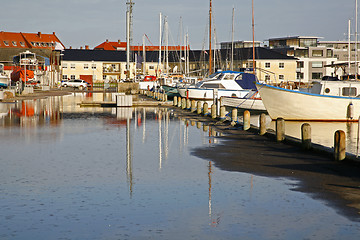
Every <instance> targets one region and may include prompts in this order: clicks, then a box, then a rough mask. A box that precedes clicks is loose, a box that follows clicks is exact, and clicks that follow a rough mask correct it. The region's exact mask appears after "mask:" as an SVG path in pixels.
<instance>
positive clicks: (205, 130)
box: [203, 124, 209, 132]
mask: <svg viewBox="0 0 360 240" xmlns="http://www.w3.org/2000/svg"><path fill="white" fill-rule="evenodd" d="M203 131H204V132H207V131H209V125H206V124H204V125H203Z"/></svg>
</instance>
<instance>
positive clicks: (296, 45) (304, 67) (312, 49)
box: [269, 36, 337, 82]
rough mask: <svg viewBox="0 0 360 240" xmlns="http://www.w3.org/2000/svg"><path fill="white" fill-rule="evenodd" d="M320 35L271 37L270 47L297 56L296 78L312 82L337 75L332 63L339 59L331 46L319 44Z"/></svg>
mask: <svg viewBox="0 0 360 240" xmlns="http://www.w3.org/2000/svg"><path fill="white" fill-rule="evenodd" d="M318 39H319V37H307V36H293V37H284V38H272V39H269V48H270V49H272V50H274V51H278V52H281V53H283V54H286V55H287V56H292V57H295V58H297V59H298V60H297V68H296V79H297V80H298V81H301V82H311V81H314V80H319V79H322V77H324V76H335V75H336V74H335V71H334V69H333V68H332V67H330V65H331V64H333V63H335V62H336V61H337V58H336V57H334V51H333V48H331V47H326V46H319V45H318Z"/></svg>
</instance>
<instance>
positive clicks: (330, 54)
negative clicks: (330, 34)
mask: <svg viewBox="0 0 360 240" xmlns="http://www.w3.org/2000/svg"><path fill="white" fill-rule="evenodd" d="M326 57H328V58H332V57H333V50H331V49H327V50H326Z"/></svg>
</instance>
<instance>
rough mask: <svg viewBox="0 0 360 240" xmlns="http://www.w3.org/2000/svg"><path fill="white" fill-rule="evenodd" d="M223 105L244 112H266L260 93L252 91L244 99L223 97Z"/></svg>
mask: <svg viewBox="0 0 360 240" xmlns="http://www.w3.org/2000/svg"><path fill="white" fill-rule="evenodd" d="M220 102H221V105H222V106H226V107H232V108H239V109H244V110H255V111H264V112H265V111H266V108H265V106H264V104H263V102H262V99H261V98H260V95H259V93H258V91H256V90H250V92H249V93H248V94H246V95H245V96H244V97H243V98H238V97H221V101H220Z"/></svg>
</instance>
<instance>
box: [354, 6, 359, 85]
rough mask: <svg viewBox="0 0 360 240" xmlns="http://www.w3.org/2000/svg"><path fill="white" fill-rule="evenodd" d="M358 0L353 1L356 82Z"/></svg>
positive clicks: (356, 75)
mask: <svg viewBox="0 0 360 240" xmlns="http://www.w3.org/2000/svg"><path fill="white" fill-rule="evenodd" d="M357 45H358V0H355V79H356V80H358V70H359V67H358V62H357V61H358V60H357V59H358V46H357Z"/></svg>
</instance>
